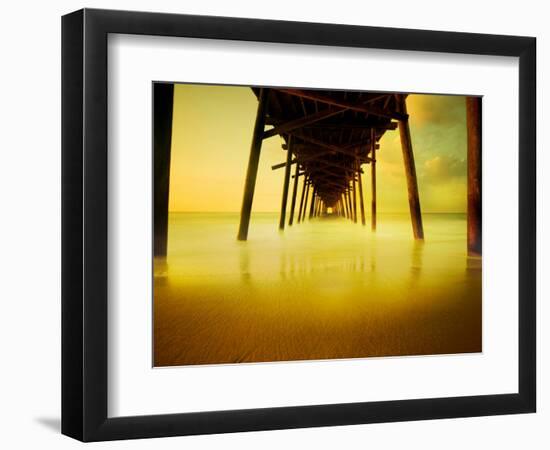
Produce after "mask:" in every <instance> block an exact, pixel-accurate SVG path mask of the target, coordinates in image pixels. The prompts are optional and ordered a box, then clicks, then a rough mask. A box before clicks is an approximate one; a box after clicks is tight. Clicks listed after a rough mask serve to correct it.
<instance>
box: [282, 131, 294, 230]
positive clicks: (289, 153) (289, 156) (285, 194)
mask: <svg viewBox="0 0 550 450" xmlns="http://www.w3.org/2000/svg"><path fill="white" fill-rule="evenodd" d="M291 162H292V137H289V141H288V149H287V151H286V166H285V179H284V181H283V198H282V200H281V216H280V218H279V230H284V229H285V222H286V203H287V200H288V185H289V183H290V169H291V167H292V164H291ZM294 185H295V186H296V183H294Z"/></svg>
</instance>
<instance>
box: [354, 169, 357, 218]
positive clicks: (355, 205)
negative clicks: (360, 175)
mask: <svg viewBox="0 0 550 450" xmlns="http://www.w3.org/2000/svg"><path fill="white" fill-rule="evenodd" d="M353 221H354V222H355V223H357V182H356V181H355V175H353Z"/></svg>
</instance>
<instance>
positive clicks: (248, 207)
mask: <svg viewBox="0 0 550 450" xmlns="http://www.w3.org/2000/svg"><path fill="white" fill-rule="evenodd" d="M268 95H269V89H267V88H261V89H260V93H259V95H258V109H257V111H256V122H255V124H254V132H253V134H252V144H251V145H250V156H249V158H248V168H247V170H246V180H245V185H244V195H243V203H242V207H241V220H240V223H239V233H238V235H237V239H238V240H239V241H246V240H247V238H248V227H249V225H250V214H251V212H252V200H253V199H254V189H255V187H256V177H257V175H258V163H259V162H260V152H261V149H262V138H263V134H264V126H265V113H266V110H267V97H268Z"/></svg>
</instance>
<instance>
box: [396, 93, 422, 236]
mask: <svg viewBox="0 0 550 450" xmlns="http://www.w3.org/2000/svg"><path fill="white" fill-rule="evenodd" d="M397 99H398V104H399V106H400V110H401V112H403V113H405V114H406V113H407V104H406V102H405V97H404V96H403V95H402V94H399V95H398V96H397ZM399 134H400V137H401V149H402V152H403V163H404V165H405V175H406V177H407V190H408V194H409V209H410V211H411V222H412V227H413V234H414V238H415V239H424V227H423V225H422V213H421V211H420V198H419V196H418V181H417V179H416V167H415V164H414V153H413V148H412V140H411V130H410V127H409V120H408V118H407V119H405V120H402V121H400V122H399Z"/></svg>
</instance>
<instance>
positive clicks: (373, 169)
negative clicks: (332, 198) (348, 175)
mask: <svg viewBox="0 0 550 450" xmlns="http://www.w3.org/2000/svg"><path fill="white" fill-rule="evenodd" d="M370 136H371V162H370V164H371V166H370V173H371V177H370V183H371V189H370V192H371V205H370V228H371V230H372V231H376V142H375V141H376V132H375V130H374V128H371V133H370Z"/></svg>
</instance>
